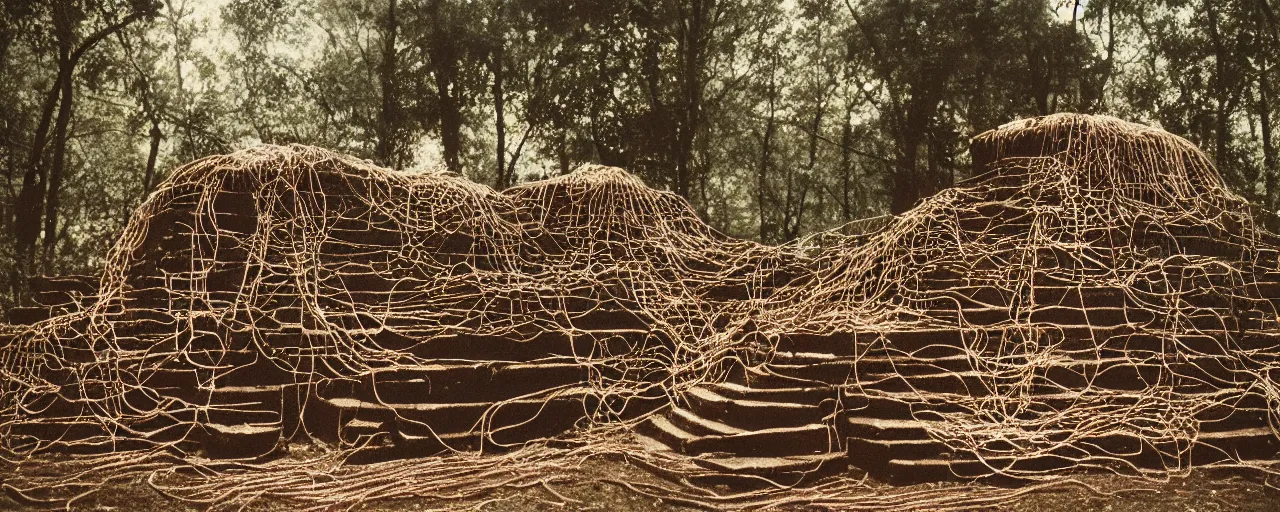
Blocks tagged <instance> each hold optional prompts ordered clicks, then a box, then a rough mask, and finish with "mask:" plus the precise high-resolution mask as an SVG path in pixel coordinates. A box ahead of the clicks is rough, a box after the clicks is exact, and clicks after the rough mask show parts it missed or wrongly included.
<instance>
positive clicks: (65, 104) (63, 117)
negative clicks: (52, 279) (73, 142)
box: [44, 56, 74, 271]
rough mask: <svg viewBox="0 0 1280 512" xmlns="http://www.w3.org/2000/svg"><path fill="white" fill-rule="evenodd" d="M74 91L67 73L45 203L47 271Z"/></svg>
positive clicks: (54, 237) (55, 234) (54, 241)
mask: <svg viewBox="0 0 1280 512" xmlns="http://www.w3.org/2000/svg"><path fill="white" fill-rule="evenodd" d="M65 65H66V67H67V69H71V66H72V63H71V62H70V56H67V57H66V60H65ZM73 89H74V84H73V83H72V79H71V73H67V74H66V77H65V78H64V79H63V81H62V101H61V104H60V105H58V121H57V125H56V126H55V127H54V129H53V162H51V164H52V166H51V167H50V169H49V192H48V198H47V200H46V201H45V211H44V253H45V270H46V271H48V269H49V265H50V264H51V261H52V259H53V257H54V250H55V248H56V244H57V242H58V206H59V203H60V201H59V197H60V195H61V192H62V175H63V170H64V168H65V167H66V161H67V158H66V157H67V125H68V124H70V122H71V108H72V99H73V98H72V95H71V93H72V90H73Z"/></svg>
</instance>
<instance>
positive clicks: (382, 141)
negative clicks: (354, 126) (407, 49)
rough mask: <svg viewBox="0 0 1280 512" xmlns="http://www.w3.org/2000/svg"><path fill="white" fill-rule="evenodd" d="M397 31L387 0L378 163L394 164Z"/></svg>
mask: <svg viewBox="0 0 1280 512" xmlns="http://www.w3.org/2000/svg"><path fill="white" fill-rule="evenodd" d="M398 31H399V25H398V21H397V20H396V0H389V1H388V2H387V18H386V24H385V25H384V26H383V35H382V63H381V64H380V65H379V66H378V75H379V76H378V78H379V85H380V86H381V89H382V110H381V111H380V112H379V113H378V127H377V136H378V146H377V149H376V154H377V158H378V163H379V164H382V165H386V166H390V167H396V166H397V164H398V162H395V161H393V160H394V158H395V152H396V140H395V138H396V136H397V135H398V133H397V132H398V125H399V122H400V115H399V112H398V110H399V109H398V108H397V106H398V104H397V103H396V90H395V88H396V60H397V59H396V35H397V32H398Z"/></svg>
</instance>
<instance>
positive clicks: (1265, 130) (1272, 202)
mask: <svg viewBox="0 0 1280 512" xmlns="http://www.w3.org/2000/svg"><path fill="white" fill-rule="evenodd" d="M1262 55H1263V57H1262V58H1261V59H1260V60H1261V62H1260V63H1259V64H1260V66H1259V68H1260V71H1259V73H1258V114H1259V115H1258V117H1259V118H1260V119H1259V120H1260V121H1261V122H1262V163H1263V167H1264V168H1265V169H1264V170H1263V173H1264V174H1263V175H1264V176H1265V180H1266V190H1267V192H1266V193H1267V198H1266V203H1265V204H1266V205H1267V208H1268V209H1271V210H1274V209H1275V207H1276V178H1277V176H1276V174H1277V173H1280V169H1277V168H1276V164H1277V162H1276V147H1275V142H1274V141H1273V139H1272V134H1271V133H1272V126H1271V81H1270V79H1268V77H1267V71H1269V70H1268V69H1267V65H1268V64H1269V62H1268V61H1267V58H1266V52H1262Z"/></svg>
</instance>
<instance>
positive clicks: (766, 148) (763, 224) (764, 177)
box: [756, 86, 777, 243]
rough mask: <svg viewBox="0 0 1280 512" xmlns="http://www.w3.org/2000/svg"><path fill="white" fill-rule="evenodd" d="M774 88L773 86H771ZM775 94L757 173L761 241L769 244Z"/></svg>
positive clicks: (761, 146)
mask: <svg viewBox="0 0 1280 512" xmlns="http://www.w3.org/2000/svg"><path fill="white" fill-rule="evenodd" d="M771 87H772V86H771ZM773 96H774V93H773V91H772V88H771V90H770V92H769V117H768V118H767V119H766V120H765V123H764V138H763V140H762V141H761V144H760V170H759V171H758V172H757V173H756V203H757V206H758V209H759V211H760V241H761V242H764V243H768V241H769V239H770V236H772V234H773V233H772V231H773V230H772V229H771V228H772V227H771V226H770V225H769V220H768V219H769V217H768V211H767V209H766V207H765V205H766V204H767V202H768V201H766V199H767V198H768V190H769V183H768V176H769V169H770V168H771V167H772V166H773V135H774V132H775V130H776V129H777V128H776V122H775V116H776V111H777V109H776V107H775V105H774V98H773Z"/></svg>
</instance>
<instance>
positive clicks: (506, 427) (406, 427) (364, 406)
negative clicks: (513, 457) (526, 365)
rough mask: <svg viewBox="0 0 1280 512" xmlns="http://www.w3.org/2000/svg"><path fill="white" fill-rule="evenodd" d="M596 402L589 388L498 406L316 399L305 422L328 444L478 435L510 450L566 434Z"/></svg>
mask: <svg viewBox="0 0 1280 512" xmlns="http://www.w3.org/2000/svg"><path fill="white" fill-rule="evenodd" d="M596 402H597V400H596V399H595V398H594V393H593V391H591V390H590V389H587V388H576V389H568V390H563V391H559V392H556V393H551V394H548V395H547V396H544V397H536V398H521V399H513V400H507V401H503V402H498V403H493V402H469V403H415V404H390V403H376V402H366V401H362V400H358V399H355V398H345V397H344V398H321V397H315V396H313V397H311V399H309V400H308V402H307V403H306V404H305V409H304V414H303V422H304V424H305V425H306V427H307V429H308V431H309V432H311V433H312V434H314V435H317V436H319V437H321V438H325V439H340V440H348V441H350V440H354V439H356V438H358V437H359V436H360V435H362V434H367V433H369V431H371V430H372V429H375V428H378V429H382V430H385V431H386V432H387V433H388V434H389V435H391V436H392V437H393V438H396V439H400V440H422V439H436V438H439V437H441V436H448V435H451V434H463V433H477V434H483V438H484V440H485V441H486V442H488V443H492V444H496V445H507V444H515V443H523V442H526V441H529V440H531V439H534V438H537V437H546V436H551V435H555V434H559V433H561V432H564V431H565V430H568V429H570V428H572V427H573V426H574V425H575V424H576V423H577V422H578V421H579V420H581V419H583V418H585V417H586V415H587V411H589V410H591V409H593V408H594V405H595V404H596ZM353 422H355V423H353ZM375 426H376V427H375ZM344 429H346V430H344ZM426 444H429V443H426Z"/></svg>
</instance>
